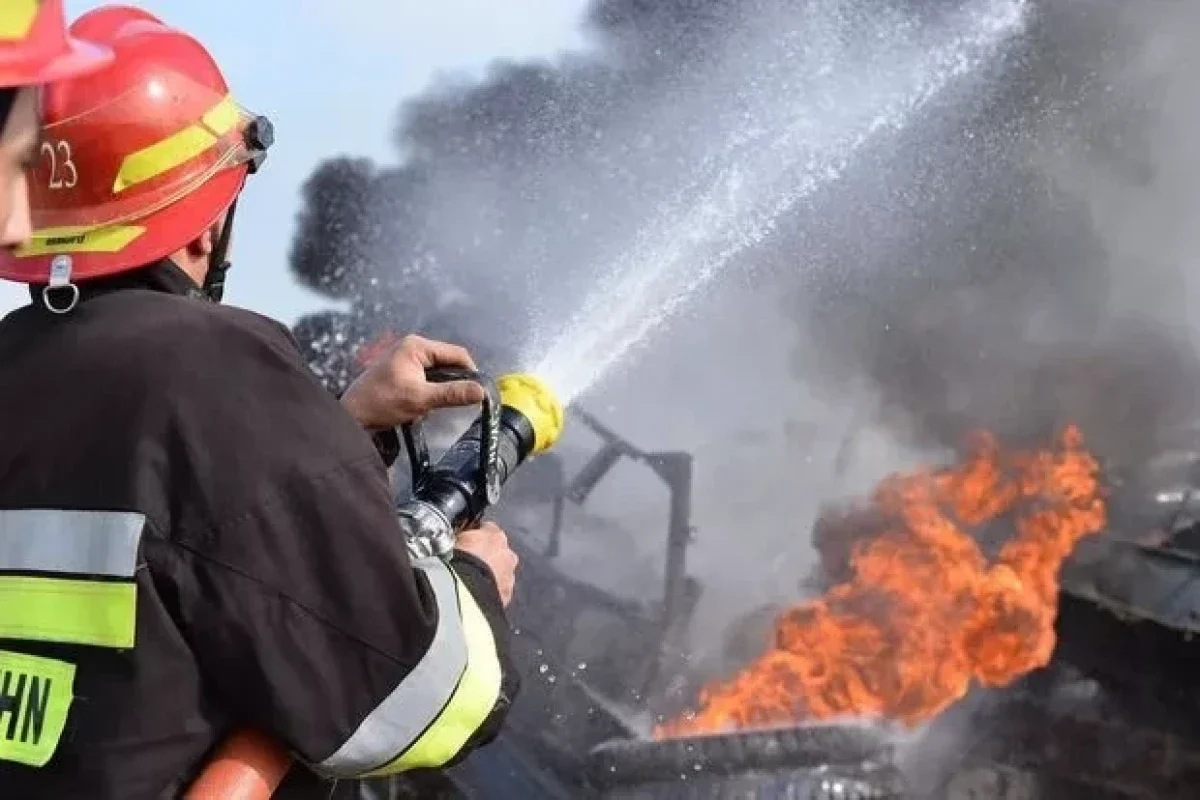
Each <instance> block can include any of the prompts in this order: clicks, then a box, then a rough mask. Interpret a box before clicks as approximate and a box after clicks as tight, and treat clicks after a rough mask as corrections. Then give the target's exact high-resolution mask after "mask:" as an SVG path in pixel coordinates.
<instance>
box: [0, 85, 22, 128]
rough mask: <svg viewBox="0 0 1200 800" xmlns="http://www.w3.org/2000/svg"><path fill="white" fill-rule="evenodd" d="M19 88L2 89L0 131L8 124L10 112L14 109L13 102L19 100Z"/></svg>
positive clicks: (0, 91)
mask: <svg viewBox="0 0 1200 800" xmlns="http://www.w3.org/2000/svg"><path fill="white" fill-rule="evenodd" d="M19 91H21V90H20V89H17V88H8V89H0V133H3V132H4V126H5V125H7V124H8V112H10V111H12V107H13V103H15V102H17V92H19Z"/></svg>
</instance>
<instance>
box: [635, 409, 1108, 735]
mask: <svg viewBox="0 0 1200 800" xmlns="http://www.w3.org/2000/svg"><path fill="white" fill-rule="evenodd" d="M1102 494H1103V493H1102V489H1101V487H1100V481H1099V465H1098V463H1097V461H1096V459H1095V458H1094V457H1093V456H1092V455H1091V454H1090V453H1089V452H1088V451H1087V450H1086V449H1084V443H1083V438H1082V436H1081V434H1080V432H1079V431H1078V429H1076V428H1074V427H1071V428H1068V429H1067V430H1066V431H1065V432H1064V433H1063V435H1062V436H1061V437H1060V440H1059V441H1058V442H1057V443H1056V446H1055V447H1054V448H1052V449H1050V450H1044V451H1035V452H1018V453H1007V452H1004V451H1002V450H1001V449H1000V447H999V445H998V444H997V442H996V440H995V439H994V438H993V437H992V436H990V435H987V434H980V435H978V436H977V437H976V438H975V440H974V441H973V442H972V447H971V448H970V451H969V453H968V456H967V458H966V459H965V461H964V462H963V463H961V464H959V465H956V466H953V467H949V468H944V469H939V470H924V471H918V472H914V473H910V474H902V475H897V476H893V477H891V478H889V479H887V480H886V481H885V482H884V483H883V484H882V485H880V486H879V487H878V488H877V490H876V492H875V494H874V497H873V503H874V506H875V509H876V510H877V511H879V512H880V514H881V517H882V518H883V519H884V520H886V521H887V524H886V526H885V527H884V528H883V532H882V533H881V534H880V535H878V536H876V537H873V538H871V539H870V540H867V541H865V542H862V543H860V544H858V545H857V546H856V547H855V548H854V550H853V553H852V555H851V559H850V568H851V574H852V577H851V578H850V579H849V580H847V581H846V582H844V583H841V584H839V585H837V586H835V587H834V588H833V589H831V590H830V591H828V592H827V593H826V594H824V595H823V596H822V597H820V598H818V599H816V600H813V601H810V602H806V603H804V604H801V605H797V606H794V607H792V608H790V609H788V610H786V611H784V612H783V613H782V614H781V615H780V617H779V618H778V619H777V620H776V624H775V635H774V641H773V643H772V646H771V647H770V648H769V649H768V650H767V651H766V652H765V653H763V654H762V655H761V656H759V657H758V658H757V659H756V660H755V661H754V662H753V663H751V664H750V665H749V666H747V667H745V668H744V669H743V670H742V671H741V672H739V673H738V674H736V675H734V676H733V677H732V678H730V679H728V680H725V681H722V682H719V683H717V684H715V685H712V686H710V687H708V688H707V689H705V690H704V691H703V692H701V695H700V702H699V708H698V710H696V711H695V712H692V713H688V714H685V715H684V716H683V717H681V718H679V719H677V720H674V721H670V722H668V723H666V724H664V725H662V726H660V727H659V728H658V730H657V731H656V735H657V736H659V737H670V736H683V735H694V734H700V733H714V732H721V731H727V730H734V729H740V728H753V727H764V726H771V725H783V724H795V723H797V722H800V721H804V720H822V719H832V718H836V717H845V716H856V717H871V718H884V719H891V720H896V721H900V722H902V723H905V724H908V725H915V724H917V723H919V722H921V721H923V720H927V719H929V718H931V717H933V716H935V715H936V714H938V713H939V712H941V711H942V710H944V709H945V708H946V707H947V706H949V705H951V704H952V703H954V702H955V701H957V700H959V699H960V698H962V697H963V696H964V695H965V694H966V693H967V690H968V688H969V687H970V685H971V683H972V681H975V682H978V683H979V684H982V685H984V686H992V687H997V686H1004V685H1007V684H1008V683H1011V682H1012V681H1013V680H1015V679H1017V678H1019V677H1020V676H1022V675H1025V674H1026V673H1028V672H1030V671H1032V670H1034V669H1037V668H1038V667H1041V666H1044V665H1045V664H1047V663H1048V662H1049V660H1050V656H1051V652H1052V651H1053V649H1054V617H1055V613H1056V610H1057V601H1056V597H1057V590H1058V571H1059V568H1060V566H1061V565H1062V562H1063V560H1064V559H1065V558H1066V557H1067V556H1068V555H1069V554H1070V552H1071V550H1072V549H1073V548H1074V547H1075V545H1076V544H1077V543H1078V542H1079V541H1080V539H1082V538H1083V537H1085V536H1088V535H1090V534H1093V533H1095V532H1097V531H1099V530H1100V529H1101V528H1102V527H1103V526H1104V524H1105V504H1104V500H1103V496H1102ZM993 521H1000V522H1004V523H1005V524H1008V525H1010V526H1011V529H1012V530H1015V536H1013V537H1012V538H1011V539H1010V540H1009V541H1008V542H1007V543H1006V544H1004V545H1003V547H1002V548H1001V549H1000V551H999V554H998V556H997V557H996V558H995V560H994V562H993V563H989V562H988V559H987V558H986V557H985V555H984V554H983V552H982V551H981V549H980V547H979V545H978V543H977V542H976V540H975V538H974V537H972V536H971V535H970V533H969V532H968V531H969V530H971V529H977V528H979V527H980V526H982V525H985V524H988V523H992V522H993Z"/></svg>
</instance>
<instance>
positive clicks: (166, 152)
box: [112, 95, 241, 194]
mask: <svg viewBox="0 0 1200 800" xmlns="http://www.w3.org/2000/svg"><path fill="white" fill-rule="evenodd" d="M240 113H241V112H239V110H238V106H237V103H236V102H234V99H233V97H231V96H230V95H226V96H225V98H224V99H223V100H221V102H219V103H217V104H216V105H215V106H213V107H212V108H210V109H209V110H208V111H206V112H205V113H204V116H203V117H202V118H201V121H200V122H198V123H196V124H195V125H189V126H188V127H186V128H184V129H183V130H181V131H179V132H178V133H174V134H171V135H170V136H168V137H167V138H166V139H163V140H162V141H161V142H155V143H154V144H152V145H150V146H149V147H144V148H142V149H141V150H138V151H137V152H136V153H131V154H130V155H127V156H125V159H124V160H123V161H122V162H121V166H120V168H119V169H118V170H117V177H116V178H115V179H114V180H113V189H112V190H113V194H119V193H120V192H123V191H125V190H126V189H128V188H129V187H131V186H136V185H138V184H139V183H144V182H145V181H148V180H150V179H151V178H157V177H158V176H159V175H162V174H163V173H166V172H170V171H171V170H173V169H175V168H176V167H179V166H182V165H184V164H186V163H187V162H189V161H191V160H192V159H193V158H195V157H196V156H198V155H200V154H201V153H203V152H204V151H205V150H208V149H209V148H210V147H214V146H215V145H216V144H217V141H218V140H219V138H220V137H221V136H224V135H225V134H227V133H229V132H230V131H231V130H233V128H234V126H235V125H237V121H238V118H239V116H240Z"/></svg>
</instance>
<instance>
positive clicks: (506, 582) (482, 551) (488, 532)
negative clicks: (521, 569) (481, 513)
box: [454, 522, 519, 607]
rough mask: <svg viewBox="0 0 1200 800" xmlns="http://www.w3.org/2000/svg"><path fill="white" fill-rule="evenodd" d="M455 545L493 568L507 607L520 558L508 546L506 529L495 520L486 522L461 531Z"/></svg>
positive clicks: (497, 585) (502, 600)
mask: <svg viewBox="0 0 1200 800" xmlns="http://www.w3.org/2000/svg"><path fill="white" fill-rule="evenodd" d="M454 547H455V549H456V550H462V551H463V552H465V553H470V554H471V555H473V556H475V557H476V558H478V559H479V560H480V561H482V562H483V563H485V564H487V565H488V567H490V568H491V570H492V577H493V578H495V580H496V588H498V589H499V590H500V601H501V602H502V603H504V605H505V607H507V606H508V604H509V603H510V602H511V601H512V596H513V586H514V585H515V584H516V581H517V562H518V561H519V559H518V558H517V554H516V553H514V552H513V551H512V549H511V548H510V547H509V546H508V536H507V535H506V534H505V533H504V531H502V530H500V527H499V526H498V525H496V524H495V523H494V522H485V523H483V524H482V525H480V526H479V527H478V528H475V529H474V530H469V531H463V532H462V533H460V534H459V535H458V540H457V541H456V542H455V543H454Z"/></svg>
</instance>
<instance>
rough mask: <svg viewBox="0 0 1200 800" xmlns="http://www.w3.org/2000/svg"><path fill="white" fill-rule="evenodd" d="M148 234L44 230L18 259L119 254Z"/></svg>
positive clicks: (111, 228)
mask: <svg viewBox="0 0 1200 800" xmlns="http://www.w3.org/2000/svg"><path fill="white" fill-rule="evenodd" d="M0 2H3V0H0ZM145 232H146V229H145V228H143V227H142V226H140V225H107V226H105V227H101V228H89V227H86V226H79V227H62V228H42V229H41V230H39V231H34V232H33V235H32V236H31V237H30V240H29V243H28V244H25V245H23V246H21V247H19V248H17V257H19V258H22V257H25V256H48V255H55V254H57V253H119V252H121V251H122V250H124V249H125V248H126V247H128V246H129V244H130V243H131V242H133V241H134V240H135V239H137V238H138V237H139V236H141V235H142V234H143V233H145Z"/></svg>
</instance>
